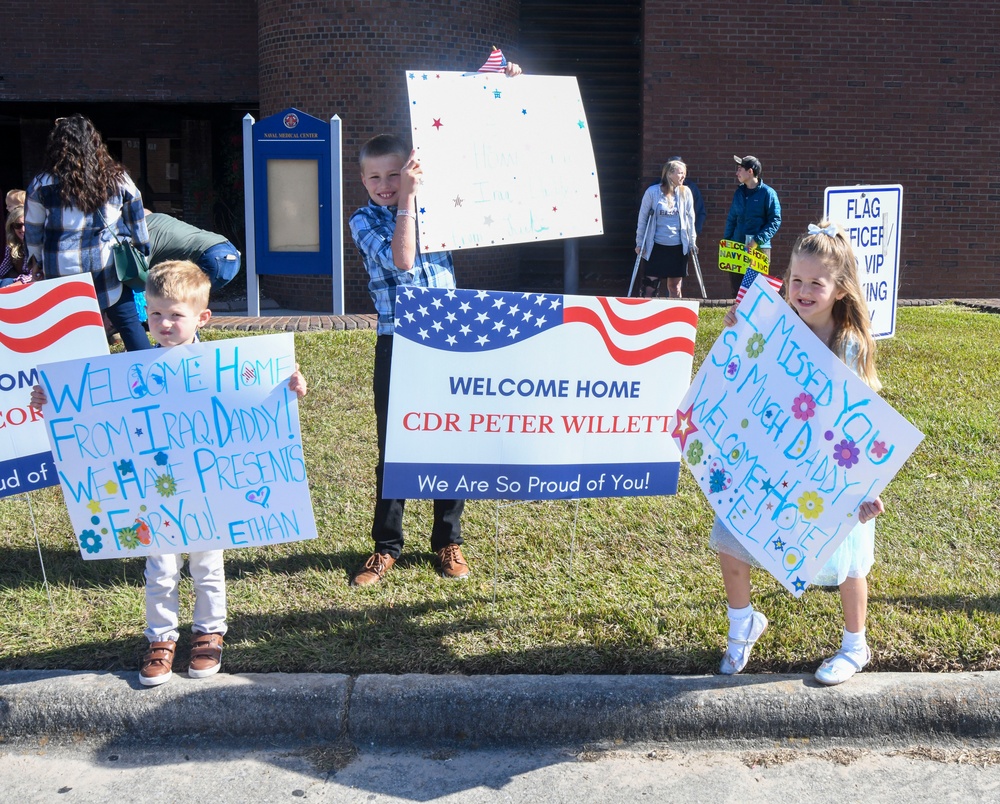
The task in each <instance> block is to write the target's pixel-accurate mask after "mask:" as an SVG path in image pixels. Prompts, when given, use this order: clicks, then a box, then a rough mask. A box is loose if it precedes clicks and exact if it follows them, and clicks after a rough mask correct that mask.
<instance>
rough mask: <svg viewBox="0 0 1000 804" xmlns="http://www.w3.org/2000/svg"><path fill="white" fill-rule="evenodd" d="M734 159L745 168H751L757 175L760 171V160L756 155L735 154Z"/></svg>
mask: <svg viewBox="0 0 1000 804" xmlns="http://www.w3.org/2000/svg"><path fill="white" fill-rule="evenodd" d="M733 159H734V160H735V161H736V164H737V165H741V166H742V167H743V169H744V170H749V171H750V172H751V173H753V174H754V175H755V176H756V175H757V174H758V173H760V160H759V159H758V158H757V157H756V156H743V157H739V156H736V155H735V154H734V155H733Z"/></svg>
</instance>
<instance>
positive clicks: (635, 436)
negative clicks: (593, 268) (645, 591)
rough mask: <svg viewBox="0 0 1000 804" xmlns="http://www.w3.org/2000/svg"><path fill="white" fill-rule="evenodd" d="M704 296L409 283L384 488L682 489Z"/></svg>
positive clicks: (400, 319) (402, 306)
mask: <svg viewBox="0 0 1000 804" xmlns="http://www.w3.org/2000/svg"><path fill="white" fill-rule="evenodd" d="M697 323H698V306H697V304H696V303H694V302H688V301H664V300H659V299H612V298H599V297H591V296H560V295H552V294H543V293H512V292H497V291H485V290H481V291H474V290H442V289H427V288H400V290H399V295H398V296H397V300H396V327H395V336H394V340H393V348H392V380H391V388H390V394H389V417H388V432H387V439H386V465H385V473H384V491H383V493H384V494H385V496H387V497H398V498H445V499H447V498H452V497H462V498H466V499H528V500H543V499H560V498H581V497H614V496H636V495H658V494H675V493H676V491H677V475H678V472H679V467H680V454H679V452H678V450H677V447H676V446H675V445H674V442H673V439H672V438H671V435H670V428H671V421H670V420H671V416H672V415H673V413H674V412H675V410H676V408H677V405H678V403H679V401H680V399H681V397H682V396H683V394H684V391H685V390H686V389H687V387H688V382H689V379H690V377H691V363H692V355H693V353H694V342H695V329H696V327H697Z"/></svg>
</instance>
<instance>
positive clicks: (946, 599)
mask: <svg viewBox="0 0 1000 804" xmlns="http://www.w3.org/2000/svg"><path fill="white" fill-rule="evenodd" d="M871 602H872V603H884V604H887V605H890V606H899V607H901V608H907V609H909V608H912V609H919V610H923V611H927V610H930V611H933V610H935V609H938V610H941V611H961V612H965V613H967V614H971V613H973V612H976V611H986V612H990V613H991V614H1000V595H899V596H891V595H884V596H883V595H872V597H871Z"/></svg>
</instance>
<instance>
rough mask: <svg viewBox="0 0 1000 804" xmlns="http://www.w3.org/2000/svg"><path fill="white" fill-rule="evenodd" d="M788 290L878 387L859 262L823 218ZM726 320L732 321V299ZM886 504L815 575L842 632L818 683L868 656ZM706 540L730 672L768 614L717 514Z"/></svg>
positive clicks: (874, 506)
mask: <svg viewBox="0 0 1000 804" xmlns="http://www.w3.org/2000/svg"><path fill="white" fill-rule="evenodd" d="M785 294H786V298H787V300H788V303H789V304H790V305H791V307H792V309H794V310H795V312H796V313H798V315H799V317H800V318H801V319H802V321H803V322H804V323H805V324H806V326H808V327H809V329H811V330H812V331H813V333H814V334H815V335H816V336H817V337H819V339H820V340H821V341H823V343H825V344H826V345H827V346H829V347H830V350H831V351H832V352H833V353H834V354H836V355H837V356H838V357H839V358H840V359H841V360H843V361H844V363H846V364H847V366H848V367H849V368H850V369H851V371H853V372H854V373H855V374H856V375H857V376H858V377H860V378H861V379H862V380H863V381H864V382H865V383H867V384H868V386H869V387H870V388H871V389H872V390H874V391H878V390H879V389H880V388H881V387H882V384H881V383H880V382H879V379H878V375H877V374H876V372H875V341H874V340H873V339H872V336H871V329H870V326H869V321H870V319H869V317H868V307H867V305H866V304H865V299H864V295H863V294H862V291H861V285H860V283H859V282H858V275H857V264H856V262H855V259H854V252H853V251H852V250H851V245H850V242H849V241H848V240H847V238H846V236H845V235H844V233H843V231H842V230H840V229H839V228H838V227H837V226H836V225H834V224H831V223H829V222H828V221H822V222H821V223H820V224H819V225H818V226H817V225H816V224H810V225H809V232H808V233H807V234H804V235H802V236H801V237H799V239H798V240H797V241H796V242H795V246H794V248H793V249H792V257H791V261H790V262H789V265H788V272H787V273H786V275H785ZM725 323H726V326H733V324H735V323H736V313H735V306H734V307H733V308H732V309H730V310H729V312H727V313H726V318H725ZM884 510H885V508H884V506H883V505H882V501H881V499H879V498H878V497H876V498H875V499H874V500H870V501H866V502H864V503H862V504H861V506H860V508H859V509H858V522H859V524H858V525H856V526H855V527H854V529H853V530H852V531H851V532H850V534H849V535H848V537H847V538H846V539H845V540H844V542H843V543H842V544H841V545H840V547H838V548H837V549H836V550H835V551H834V553H833V555H832V556H831V557H830V559H829V561H828V562H827V564H826V565H825V566H824V567H823V569H822V570H820V572H819V574H818V575H817V576H816V578H815V579H814V581H813V582H814V583H816V584H819V585H822V586H834V585H837V586H839V587H840V600H841V605H842V606H843V609H844V635H843V640H842V642H841V647H840V650H839V651H837V652H836V653H835V654H834V655H833V656H831V657H830V658H829V659H827V660H826V661H824V662H823V663H822V664H821V665H820V666H819V669H818V670H817V671H816V680H817V681H819V682H820V683H822V684H827V685H834V684H842V683H843V682H845V681H847V680H848V679H849V678H850V677H851V676H853V675H854V674H855V673H856V672H858V671H859V670H861V669H862V668H863V667H864V666H865V665H867V664H868V662H870V661H871V650H869V648H868V643H867V641H866V639H865V620H866V617H867V614H868V581H867V575H868V571H869V570H870V569H871V566H872V564H873V563H874V560H875V521H874V520H875V517H876V516H878V515H879V514H881V513H882V512H883V511H884ZM709 546H710V547H712V549H714V550H716V551H717V552H718V553H719V563H720V564H721V566H722V580H723V583H724V585H725V587H726V597H727V598H728V600H729V609H728V613H729V636H728V647H727V650H726V653H725V655H724V656H723V657H722V664H721V666H720V667H719V672H721V673H725V674H727V675H731V674H733V673H738V672H740V670H742V669H743V668H744V667H746V664H747V660H748V659H749V658H750V650H751V648H752V647H753V644H754V643H755V642H756V641H757V640H758V639H759V638H760V635H761V634H763V633H764V629H765V628H767V617H765V616H764V615H763V614H762V613H761V612H759V611H755V610H754V608H753V606H752V605H751V603H750V569H751V566H752V565H754V564H756V562H755V561H754V559H753V558H752V557H751V556H750V554H749V553H747V551H746V550H745V549H744V548H743V547H742V545H741V544H740V543H739V541H737V539H736V537H735V536H733V534H732V533H730V532H729V530H727V529H726V528H725V526H724V525H723V524H722V523H721V522H720V521H719V520H718V519H716V520H715V525H714V526H713V528H712V535H711V537H710V539H709Z"/></svg>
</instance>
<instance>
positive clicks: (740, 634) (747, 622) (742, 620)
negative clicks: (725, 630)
mask: <svg viewBox="0 0 1000 804" xmlns="http://www.w3.org/2000/svg"><path fill="white" fill-rule="evenodd" d="M726 614H728V615H729V636H730V638H731V639H746V638H747V634H749V633H750V626H751V619H750V618H751V616H753V606H747V607H746V608H742V609H734V608H733V607H732V606H727V607H726Z"/></svg>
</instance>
